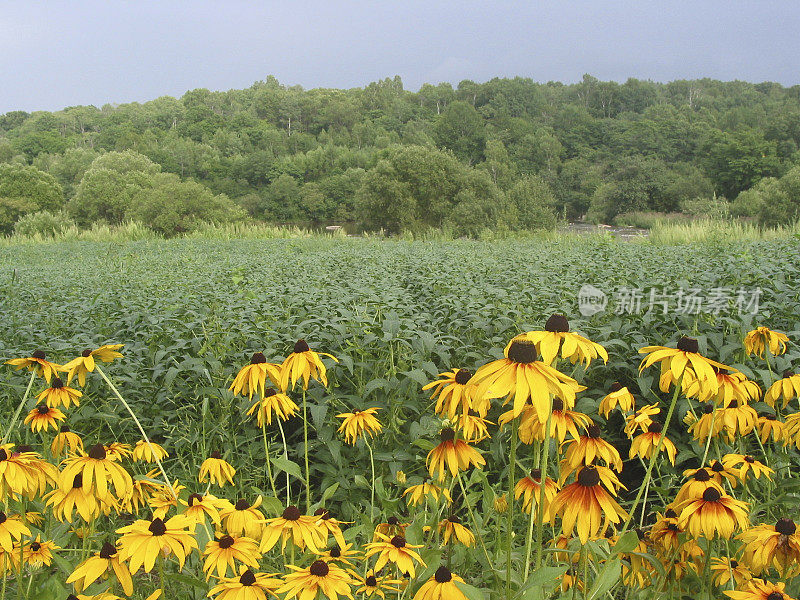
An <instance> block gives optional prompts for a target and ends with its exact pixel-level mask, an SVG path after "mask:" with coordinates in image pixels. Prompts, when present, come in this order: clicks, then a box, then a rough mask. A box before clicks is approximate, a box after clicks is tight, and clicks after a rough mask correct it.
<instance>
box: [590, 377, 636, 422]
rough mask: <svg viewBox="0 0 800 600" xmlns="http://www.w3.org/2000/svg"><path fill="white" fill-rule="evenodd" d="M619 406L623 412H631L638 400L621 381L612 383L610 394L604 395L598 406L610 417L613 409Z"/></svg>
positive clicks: (602, 413) (603, 413)
mask: <svg viewBox="0 0 800 600" xmlns="http://www.w3.org/2000/svg"><path fill="white" fill-rule="evenodd" d="M617 407H619V409H620V410H621V411H622V412H626V413H628V412H631V411H632V410H633V409H634V408H635V407H636V400H635V399H634V397H633V394H631V392H630V390H629V389H628V388H627V387H626V386H623V385H622V384H621V383H620V382H619V381H615V382H614V383H612V384H611V388H610V389H609V392H608V394H606V395H605V396H603V399H602V400H600V405H599V406H598V408H597V410H598V412H599V413H600V414H601V415H603V416H604V417H605V418H606V419H608V415H609V414H611V411H612V410H614V409H615V408H617Z"/></svg>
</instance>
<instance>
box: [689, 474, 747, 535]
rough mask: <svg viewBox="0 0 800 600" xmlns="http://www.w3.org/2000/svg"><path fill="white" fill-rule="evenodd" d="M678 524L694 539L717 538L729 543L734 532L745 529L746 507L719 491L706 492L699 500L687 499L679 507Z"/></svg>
mask: <svg viewBox="0 0 800 600" xmlns="http://www.w3.org/2000/svg"><path fill="white" fill-rule="evenodd" d="M679 509H680V511H681V512H680V516H679V517H678V523H679V524H680V526H681V527H683V528H685V529H688V530H689V532H690V533H691V534H692V536H693V537H695V538H698V537H705V538H706V539H709V540H710V539H713V538H714V537H716V535H717V534H719V535H720V536H721V537H724V538H725V539H730V537H731V535H733V532H734V531H735V530H736V529H737V528H738V529H745V528H747V525H748V523H747V504H746V503H744V502H741V501H739V500H736V499H735V498H733V497H732V496H729V495H728V494H726V493H725V492H724V491H723V490H722V488H720V487H718V486H712V487H708V488H706V490H705V491H704V492H703V494H702V496H695V497H689V498H687V499H686V500H684V501H683V502H682V503H681V505H680V506H679Z"/></svg>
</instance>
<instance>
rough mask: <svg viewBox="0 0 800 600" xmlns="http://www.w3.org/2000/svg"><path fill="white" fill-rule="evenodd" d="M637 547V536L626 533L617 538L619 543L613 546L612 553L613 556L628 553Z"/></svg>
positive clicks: (634, 533)
mask: <svg viewBox="0 0 800 600" xmlns="http://www.w3.org/2000/svg"><path fill="white" fill-rule="evenodd" d="M638 545H639V536H638V535H637V534H636V532H635V531H627V532H625V535H623V536H622V537H621V538H619V541H618V542H617V543H616V544H614V548H613V549H612V552H613V553H614V554H622V553H624V552H630V551H631V550H633V549H634V548H636V546H638Z"/></svg>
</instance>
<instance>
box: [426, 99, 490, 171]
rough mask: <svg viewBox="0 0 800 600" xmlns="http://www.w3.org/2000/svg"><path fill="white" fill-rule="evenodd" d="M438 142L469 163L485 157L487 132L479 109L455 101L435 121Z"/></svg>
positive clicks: (434, 132)
mask: <svg viewBox="0 0 800 600" xmlns="http://www.w3.org/2000/svg"><path fill="white" fill-rule="evenodd" d="M433 134H434V138H435V140H436V143H437V144H438V145H439V146H441V147H442V148H447V149H448V150H451V151H452V152H453V154H455V155H456V156H457V157H458V158H459V159H461V160H463V161H465V162H467V163H468V164H472V163H475V162H477V161H479V160H480V159H481V158H482V157H483V149H484V146H485V145H486V133H485V131H484V124H483V119H481V116H480V114H478V111H477V110H475V108H473V107H472V106H471V105H469V104H467V103H466V102H453V103H451V104H449V105H448V107H447V109H445V111H444V112H443V113H442V114H441V115H439V116H438V117H437V119H436V121H435V122H434V126H433Z"/></svg>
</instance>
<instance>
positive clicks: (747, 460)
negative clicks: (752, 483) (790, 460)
mask: <svg viewBox="0 0 800 600" xmlns="http://www.w3.org/2000/svg"><path fill="white" fill-rule="evenodd" d="M722 464H723V465H724V466H725V468H726V469H730V470H731V471H733V472H734V473H735V474H736V475H737V476H738V477H739V479H741V480H742V481H744V480H745V479H747V474H748V473H752V474H753V476H754V477H755V478H756V479H758V478H759V477H761V476H762V475H763V476H764V477H766V478H767V479H772V475H774V474H775V471H773V470H772V469H770V468H769V467H768V466H767V465H765V464H763V463H760V462H758V461H757V460H756V459H755V458H753V457H752V456H750V455H749V454H726V455H725V456H723V457H722Z"/></svg>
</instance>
